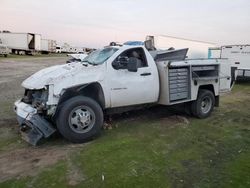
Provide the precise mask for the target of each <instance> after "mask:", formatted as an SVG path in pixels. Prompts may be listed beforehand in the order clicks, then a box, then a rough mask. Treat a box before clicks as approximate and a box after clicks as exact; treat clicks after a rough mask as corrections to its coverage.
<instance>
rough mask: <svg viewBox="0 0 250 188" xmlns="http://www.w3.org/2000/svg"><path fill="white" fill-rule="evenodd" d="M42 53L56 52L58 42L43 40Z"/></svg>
mask: <svg viewBox="0 0 250 188" xmlns="http://www.w3.org/2000/svg"><path fill="white" fill-rule="evenodd" d="M41 52H42V53H44V54H48V53H55V52H56V41H55V40H50V39H42V40H41Z"/></svg>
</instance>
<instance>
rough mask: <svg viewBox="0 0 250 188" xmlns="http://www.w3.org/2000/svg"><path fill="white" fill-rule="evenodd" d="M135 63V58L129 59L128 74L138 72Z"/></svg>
mask: <svg viewBox="0 0 250 188" xmlns="http://www.w3.org/2000/svg"><path fill="white" fill-rule="evenodd" d="M137 61H138V59H137V58H134V57H131V58H129V60H128V65H127V68H128V71H129V72H137V70H138V67H137Z"/></svg>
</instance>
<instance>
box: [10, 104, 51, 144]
mask: <svg viewBox="0 0 250 188" xmlns="http://www.w3.org/2000/svg"><path fill="white" fill-rule="evenodd" d="M14 110H15V112H16V114H17V121H18V123H19V125H20V130H21V133H22V136H23V139H24V140H26V141H27V142H29V143H30V144H32V145H37V143H38V142H39V141H40V140H41V139H42V138H48V137H49V136H51V135H52V134H53V133H54V132H55V131H56V129H55V128H54V127H53V126H52V125H51V124H50V123H49V122H48V121H47V120H46V119H45V118H44V117H42V116H40V115H39V114H37V110H36V109H35V108H33V107H32V106H31V105H29V104H26V103H24V102H21V101H20V100H19V101H16V102H15V106H14Z"/></svg>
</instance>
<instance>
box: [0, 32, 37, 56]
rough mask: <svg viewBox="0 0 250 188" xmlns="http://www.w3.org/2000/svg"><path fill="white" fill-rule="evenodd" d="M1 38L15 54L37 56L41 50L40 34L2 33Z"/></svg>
mask: <svg viewBox="0 0 250 188" xmlns="http://www.w3.org/2000/svg"><path fill="white" fill-rule="evenodd" d="M0 38H1V39H2V42H3V43H4V44H6V46H7V47H8V48H10V49H11V52H12V53H15V54H19V55H24V54H35V53H37V52H40V50H41V35H40V34H34V33H11V32H8V33H6V32H2V33H0Z"/></svg>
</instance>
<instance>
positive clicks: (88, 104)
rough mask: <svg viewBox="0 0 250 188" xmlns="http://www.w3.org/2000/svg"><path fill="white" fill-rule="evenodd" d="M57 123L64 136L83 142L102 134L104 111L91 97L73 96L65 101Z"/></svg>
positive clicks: (73, 140) (75, 141) (76, 141)
mask: <svg viewBox="0 0 250 188" xmlns="http://www.w3.org/2000/svg"><path fill="white" fill-rule="evenodd" d="M56 124H57V129H58V131H59V132H60V133H61V134H62V136H63V137H64V138H66V139H67V140H69V141H71V142H74V143H83V142H86V141H89V140H91V139H92V138H93V137H94V136H97V135H99V134H100V132H101V127H102V125H103V111H102V108H101V107H100V105H99V104H98V103H97V102H96V101H94V100H93V99H91V98H88V97H83V96H77V97H73V98H71V99H69V100H68V101H66V102H64V103H63V105H62V107H61V108H60V111H59V115H58V116H57V119H56Z"/></svg>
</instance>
